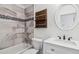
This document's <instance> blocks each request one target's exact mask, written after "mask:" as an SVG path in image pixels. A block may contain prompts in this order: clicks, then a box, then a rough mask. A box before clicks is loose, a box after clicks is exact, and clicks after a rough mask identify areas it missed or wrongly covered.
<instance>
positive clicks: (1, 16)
mask: <svg viewBox="0 0 79 59" xmlns="http://www.w3.org/2000/svg"><path fill="white" fill-rule="evenodd" d="M0 18H3V19H10V20H14V21H21V22H25V21H29V20H34V17H31V18H29V19H21V18H16V17H11V16H6V15H2V14H0Z"/></svg>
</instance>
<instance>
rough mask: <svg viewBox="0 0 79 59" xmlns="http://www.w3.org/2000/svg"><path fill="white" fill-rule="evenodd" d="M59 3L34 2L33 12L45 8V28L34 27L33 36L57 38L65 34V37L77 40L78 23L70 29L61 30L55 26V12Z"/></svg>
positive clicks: (78, 33) (78, 32)
mask: <svg viewBox="0 0 79 59" xmlns="http://www.w3.org/2000/svg"><path fill="white" fill-rule="evenodd" d="M59 6H60V4H58V5H56V4H41V5H40V4H35V12H37V11H40V10H43V9H46V8H47V28H35V29H34V37H36V38H42V39H46V38H49V37H54V38H57V36H61V37H62V36H63V35H64V34H65V35H66V38H68V37H72V39H73V40H79V36H78V35H79V23H78V24H77V25H76V26H75V27H74V28H73V29H71V30H67V31H63V30H61V29H59V28H58V27H57V26H56V23H55V19H54V16H55V12H56V10H57V9H58V8H59Z"/></svg>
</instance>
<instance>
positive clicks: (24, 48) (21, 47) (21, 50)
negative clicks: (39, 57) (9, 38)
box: [0, 38, 42, 54]
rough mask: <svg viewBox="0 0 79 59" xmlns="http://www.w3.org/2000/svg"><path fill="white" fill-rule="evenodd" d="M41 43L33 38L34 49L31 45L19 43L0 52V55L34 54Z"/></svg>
mask: <svg viewBox="0 0 79 59" xmlns="http://www.w3.org/2000/svg"><path fill="white" fill-rule="evenodd" d="M41 42H42V40H41V39H37V38H33V39H32V45H33V47H34V48H31V47H32V45H29V46H28V45H27V44H26V45H25V44H24V43H20V44H18V45H16V46H12V47H9V48H5V49H2V50H0V54H36V53H37V52H38V51H39V49H40V47H41Z"/></svg>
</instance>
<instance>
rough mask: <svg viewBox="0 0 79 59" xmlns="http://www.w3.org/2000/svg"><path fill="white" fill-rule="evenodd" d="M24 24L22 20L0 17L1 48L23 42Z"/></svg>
mask: <svg viewBox="0 0 79 59" xmlns="http://www.w3.org/2000/svg"><path fill="white" fill-rule="evenodd" d="M23 25H24V24H22V22H18V21H13V20H8V19H2V18H0V49H4V48H7V47H11V46H14V45H17V44H19V43H22V42H23V37H22V33H23V32H24V28H23Z"/></svg>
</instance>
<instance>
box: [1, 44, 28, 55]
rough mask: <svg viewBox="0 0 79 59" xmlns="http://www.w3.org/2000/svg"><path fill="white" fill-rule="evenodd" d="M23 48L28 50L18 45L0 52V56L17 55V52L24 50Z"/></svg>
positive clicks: (23, 45)
mask: <svg viewBox="0 0 79 59" xmlns="http://www.w3.org/2000/svg"><path fill="white" fill-rule="evenodd" d="M25 48H28V47H26V45H25V44H24V43H20V44H18V45H16V46H12V47H9V48H5V49H2V50H0V54H17V53H18V52H19V51H21V50H24V49H25Z"/></svg>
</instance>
